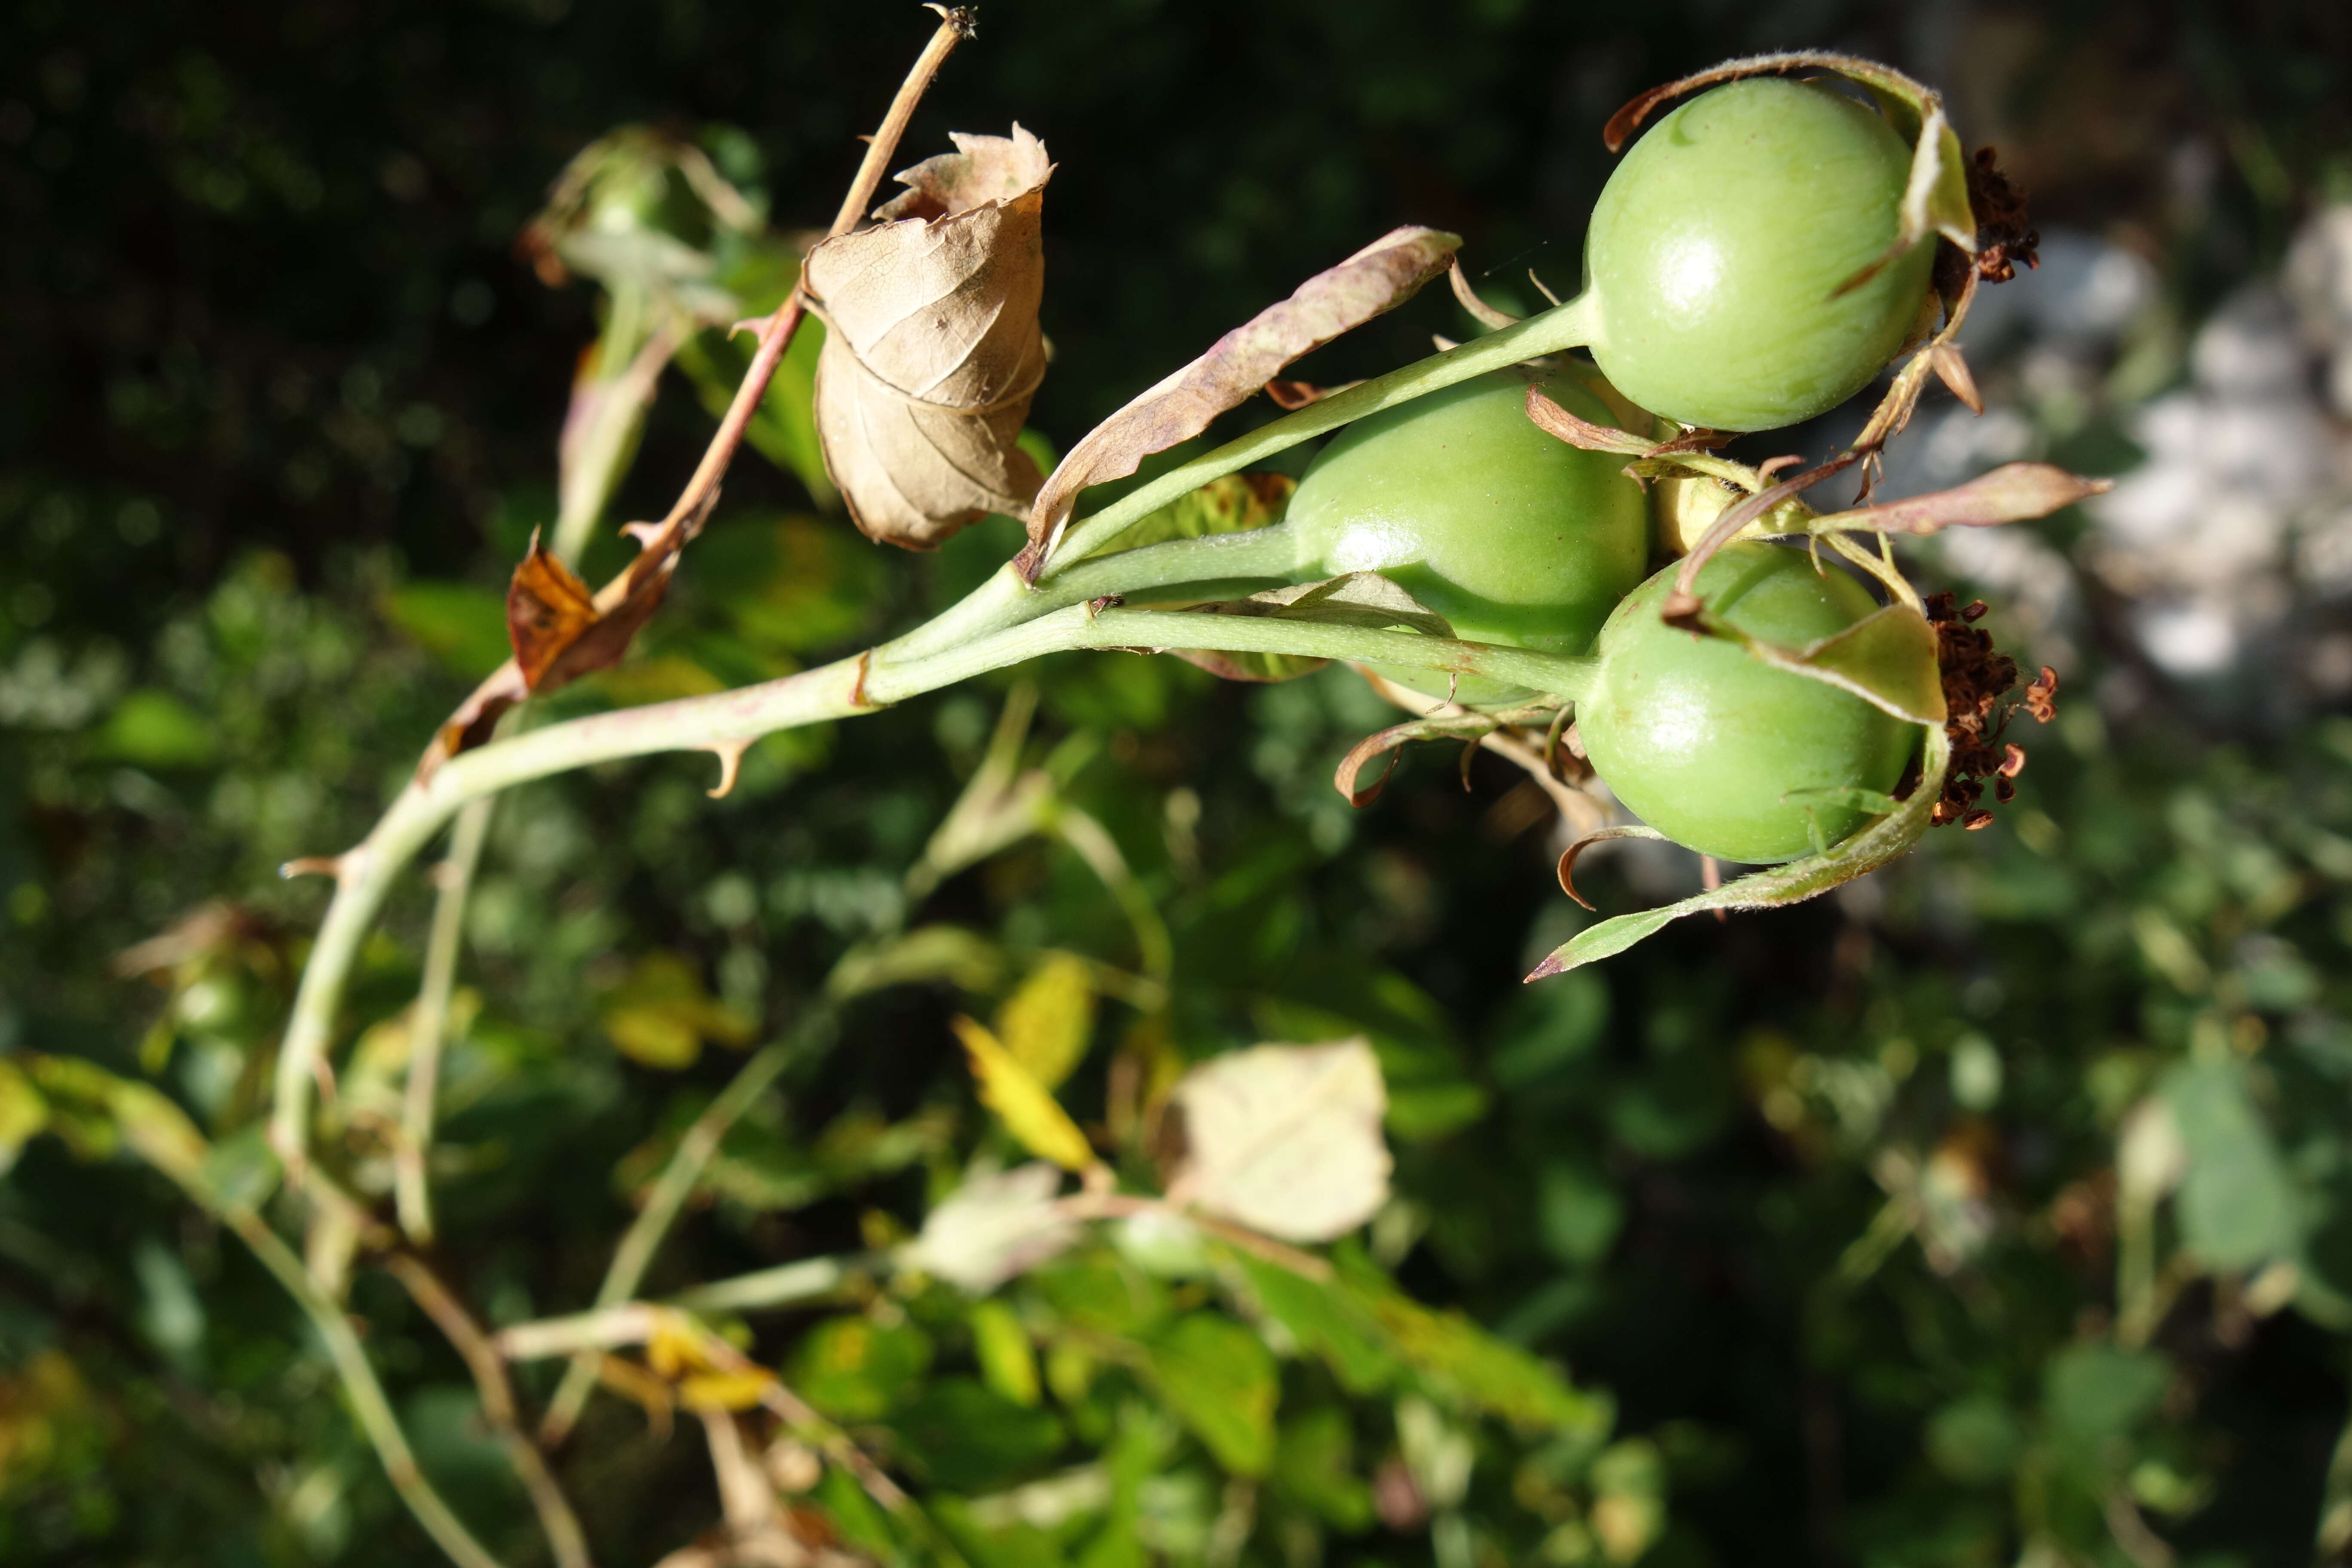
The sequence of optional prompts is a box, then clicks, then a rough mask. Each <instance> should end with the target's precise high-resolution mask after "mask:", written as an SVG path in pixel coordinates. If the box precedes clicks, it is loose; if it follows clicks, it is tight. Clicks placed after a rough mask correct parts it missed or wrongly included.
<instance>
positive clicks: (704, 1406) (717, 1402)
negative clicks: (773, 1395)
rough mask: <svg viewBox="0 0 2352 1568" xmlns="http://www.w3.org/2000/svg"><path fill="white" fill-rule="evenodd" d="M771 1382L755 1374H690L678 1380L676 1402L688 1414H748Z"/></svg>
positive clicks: (760, 1373)
mask: <svg viewBox="0 0 2352 1568" xmlns="http://www.w3.org/2000/svg"><path fill="white" fill-rule="evenodd" d="M775 1381H776V1380H775V1377H774V1375H773V1374H772V1373H767V1372H764V1371H759V1370H749V1371H744V1372H698V1373H690V1374H688V1376H686V1377H684V1378H681V1379H679V1381H678V1385H677V1402H678V1403H679V1404H680V1405H685V1406H686V1407H687V1408H688V1410H750V1409H751V1408H752V1407H754V1406H755V1405H758V1404H759V1403H760V1396H761V1394H765V1393H766V1392H767V1391H768V1385H769V1384H772V1383H773V1382H775Z"/></svg>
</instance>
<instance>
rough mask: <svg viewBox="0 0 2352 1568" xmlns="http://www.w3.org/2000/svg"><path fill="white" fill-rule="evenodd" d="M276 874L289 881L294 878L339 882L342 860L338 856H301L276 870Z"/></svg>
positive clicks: (341, 872) (341, 873)
mask: <svg viewBox="0 0 2352 1568" xmlns="http://www.w3.org/2000/svg"><path fill="white" fill-rule="evenodd" d="M278 875H279V876H281V877H284V878H286V879H288V880H289V881H291V880H292V879H294V878H296V877H332V878H334V879H336V880H338V881H341V879H342V875H343V858H342V857H341V856H340V855H302V856H298V857H297V858H294V859H291V860H289V861H287V862H286V864H284V865H283V866H280V867H278Z"/></svg>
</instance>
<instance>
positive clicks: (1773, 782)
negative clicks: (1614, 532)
mask: <svg viewBox="0 0 2352 1568" xmlns="http://www.w3.org/2000/svg"><path fill="white" fill-rule="evenodd" d="M1676 570H1677V568H1676V567H1674V566H1669V567H1667V568H1666V569H1665V570H1664V571H1663V572H1660V573H1659V574H1657V575H1656V576H1654V577H1652V578H1651V579H1650V580H1649V581H1648V582H1646V583H1644V584H1642V585H1641V586H1640V587H1639V588H1637V589H1635V590H1634V591H1633V593H1632V594H1631V595H1628V596H1627V598H1626V599H1625V602H1624V603H1623V604H1622V605H1618V606H1617V610H1616V613H1615V614H1613V615H1612V616H1610V617H1609V624H1608V625H1607V626H1603V627H1602V628H1601V638H1600V642H1599V645H1598V647H1597V649H1596V651H1597V652H1598V654H1599V656H1600V666H1599V668H1598V671H1597V672H1596V679H1595V680H1594V682H1593V685H1592V687H1591V689H1590V690H1589V691H1588V692H1587V693H1586V695H1585V698H1584V699H1583V700H1581V701H1580V702H1579V703H1578V704H1577V710H1576V723H1577V733H1578V734H1579V736H1580V737H1581V739H1582V741H1583V743H1584V750H1585V752H1586V754H1587V755H1588V756H1590V757H1591V760H1592V766H1593V769H1594V771H1596V772H1597V773H1600V775H1601V779H1602V781H1603V782H1604V783H1606V784H1608V785H1609V787H1610V788H1611V789H1612V790H1614V791H1615V792H1616V794H1617V797H1618V799H1620V800H1622V801H1623V802H1624V803H1625V805H1626V806H1627V807H1628V808H1629V809H1630V810H1632V811H1633V814H1634V815H1635V816H1639V817H1641V818H1642V820H1643V821H1644V822H1646V823H1648V824H1649V825H1650V826H1653V827H1654V828H1656V829H1657V830H1658V831H1659V832H1661V833H1663V834H1664V835H1665V836H1666V837H1669V838H1671V839H1673V840H1675V842H1676V843H1678V844H1681V845H1684V846H1686V847H1689V848H1692V849H1696V850H1697V851H1698V852H1699V853H1701V854H1703V855H1713V856H1717V857H1719V858H1722V859H1726V860H1739V861H1746V862H1749V863H1751V864H1770V863H1773V862H1777V861H1781V860H1792V859H1794V858H1797V857H1798V856H1800V855H1802V854H1805V853H1806V852H1808V851H1809V850H1811V848H1812V847H1814V845H1815V843H1816V842H1817V841H1818V842H1822V843H1828V844H1834V843H1836V842H1837V841H1838V840H1839V839H1841V838H1843V837H1845V836H1846V835H1847V834H1849V833H1851V832H1853V829H1854V827H1855V826H1857V825H1858V824H1859V823H1860V822H1861V821H1862V820H1863V819H1864V817H1865V816H1868V815H1869V813H1868V812H1867V811H1866V810H1865V809H1864V807H1863V805H1861V804H1859V803H1858V802H1856V801H1854V800H1853V798H1851V796H1850V795H1849V794H1848V793H1847V792H1851V791H1856V790H1866V791H1871V792H1874V793H1875V794H1877V795H1885V794H1887V793H1888V792H1889V791H1891V790H1893V789H1894V787H1895V784H1896V783H1897V782H1898V781H1899V780H1900V778H1901V777H1902V773H1903V770H1904V767H1905V765H1906V763H1908V762H1909V761H1910V759H1911V756H1912V753H1913V752H1914V751H1915V750H1916V748H1917V746H1918V743H1919V737H1920V731H1919V727H1918V726H1917V725H1916V724H1910V723H1906V722H1905V721H1902V720H1900V719H1896V718H1895V717H1894V716H1893V715H1891V714H1889V713H1886V712H1885V711H1884V710H1880V709H1878V708H1874V707H1873V706H1872V705H1871V704H1869V703H1868V702H1865V701H1864V700H1862V699H1861V698H1859V697H1856V696H1854V695H1853V694H1852V693H1850V692H1847V691H1843V690H1840V689H1838V688H1836V687H1833V686H1830V685H1827V684H1825V683H1823V682H1822V681H1818V680H1814V679H1810V678H1808V677H1806V676H1802V675H1797V674H1794V673H1791V672H1790V671H1789V670H1785V669H1776V668H1772V667H1771V666H1769V665H1767V664H1764V663H1762V662H1760V661H1759V660H1758V659H1757V658H1754V657H1752V656H1751V655H1749V654H1748V651H1747V650H1746V649H1745V648H1743V647H1740V646H1739V644H1738V643H1736V642H1733V641H1731V640H1729V639H1727V638H1725V637H1708V636H1703V635H1700V634H1697V633H1693V632H1687V631H1684V630H1682V629H1680V628H1679V627H1676V626H1669V625H1667V624H1666V622H1665V621H1664V620H1663V619H1661V618H1660V617H1659V614H1658V610H1659V606H1660V605H1662V604H1663V603H1664V600H1665V598H1666V596H1667V595H1669V594H1671V593H1672V592H1673V591H1674V581H1675V571H1676ZM1696 586H1697V590H1698V596H1699V598H1700V600H1701V601H1702V602H1703V603H1704V604H1705V605H1706V607H1707V610H1708V613H1709V614H1710V615H1711V616H1714V617H1715V618H1716V619H1717V620H1718V621H1721V622H1724V623H1726V624H1727V625H1729V626H1734V627H1737V628H1738V630H1740V631H1742V632H1744V633H1746V634H1747V635H1748V636H1749V637H1756V638H1759V639H1762V640H1765V641H1769V642H1774V643H1779V644H1781V645H1783V646H1802V645H1804V644H1806V643H1811V642H1816V641H1819V640H1820V639H1821V638H1822V637H1830V636H1832V635H1833V634H1835V633H1837V632H1841V631H1843V630H1844V629H1845V628H1846V627H1848V626H1852V625H1853V623H1854V622H1856V621H1858V620H1861V619H1862V618H1863V617H1864V616H1868V615H1870V614H1872V613H1873V612H1874V611H1875V610H1876V609H1877V608H1878V606H1877V605H1876V604H1875V603H1874V602H1873V600H1872V599H1871V596H1870V595H1869V594H1868V592H1866V591H1865V590H1864V588H1863V586H1862V584H1859V583H1857V582H1855V581H1854V580H1853V578H1851V577H1849V576H1847V575H1846V574H1843V572H1838V571H1835V570H1828V569H1824V570H1821V571H1817V570H1816V569H1815V567H1814V565H1813V563H1812V559H1811V556H1810V554H1809V553H1808V552H1805V551H1802V550H1796V549H1791V548H1790V547H1789V546H1787V545H1784V544H1765V543H1760V542H1740V543H1737V544H1732V545H1729V546H1727V547H1726V548H1725V549H1723V550H1722V551H1720V552H1717V554H1716V555H1715V557H1714V558H1713V559H1712V560H1710V561H1708V562H1707V563H1706V565H1705V566H1704V567H1702V568H1701V569H1700V571H1699V574H1698V583H1697V584H1696ZM1923 657H1925V656H1923Z"/></svg>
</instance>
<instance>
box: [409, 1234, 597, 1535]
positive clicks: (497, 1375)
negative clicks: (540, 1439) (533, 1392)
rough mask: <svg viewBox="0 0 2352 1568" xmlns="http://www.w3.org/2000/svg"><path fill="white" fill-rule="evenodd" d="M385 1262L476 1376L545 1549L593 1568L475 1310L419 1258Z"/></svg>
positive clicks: (492, 1424) (577, 1520)
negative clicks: (543, 1537) (525, 1427)
mask: <svg viewBox="0 0 2352 1568" xmlns="http://www.w3.org/2000/svg"><path fill="white" fill-rule="evenodd" d="M383 1266H384V1268H387V1269H389V1270H390V1271H391V1273H392V1277H393V1278H394V1279H397V1280H399V1281H400V1283H401V1285H402V1286H403V1287H404V1289H406V1290H407V1291H408V1294H409V1296H410V1298H411V1299H412V1300H415V1303H416V1304H417V1305H418V1306H419V1307H421V1308H423V1309H424V1310H425V1316H426V1317H428V1318H431V1319H432V1320H433V1321H434V1324H435V1326H436V1327H437V1328H439V1329H440V1331H441V1333H442V1337H444V1338H445V1339H446V1340H447V1341H448V1342H449V1343H450V1344H451V1346H452V1347H454V1348H455V1349H456V1350H457V1354H458V1355H459V1356H461V1357H462V1358H464V1360H465V1363H466V1370H467V1371H468V1372H470V1373H473V1374H474V1387H475V1390H476V1392H477V1393H478V1394H479V1396H480V1398H481V1401H482V1416H483V1419H485V1420H486V1421H488V1423H489V1425H490V1429H491V1431H493V1432H495V1433H496V1434H497V1435H498V1439H499V1447H502V1448H504V1449H505V1450H506V1455H507V1460H508V1462H509V1463H510V1464H511V1465H513V1466H514V1468H515V1474H516V1475H518V1476H520V1478H521V1479H522V1484H523V1489H524V1490H525V1491H526V1492H528V1493H530V1506H531V1508H532V1510H534V1511H536V1512H537V1513H538V1515H539V1524H540V1528H541V1530H542V1531H545V1532H546V1534H547V1544H548V1549H549V1550H550V1551H551V1552H553V1553H554V1556H555V1561H556V1563H557V1564H558V1565H559V1568H591V1564H590V1561H589V1556H588V1538H587V1536H586V1535H585V1534H584V1533H583V1531H581V1528H580V1516H579V1515H577V1514H575V1513H573V1512H572V1504H571V1502H570V1501H569V1500H567V1499H566V1498H565V1497H564V1495H563V1489H562V1487H561V1486H559V1485H558V1484H557V1483H556V1479H555V1476H554V1473H553V1472H552V1471H551V1470H550V1469H549V1468H547V1458H546V1456H545V1455H543V1454H541V1452H540V1451H539V1446H538V1445H537V1444H535V1443H533V1442H532V1441H531V1440H530V1436H528V1435H527V1434H526V1433H525V1432H524V1431H523V1429H522V1426H521V1423H520V1421H519V1420H518V1419H517V1416H516V1413H515V1400H514V1386H513V1384H511V1383H509V1381H508V1378H507V1363H506V1362H505V1361H504V1360H503V1359H502V1358H501V1357H500V1356H499V1352H498V1350H497V1348H496V1347H495V1346H493V1345H492V1344H491V1342H490V1340H489V1338H488V1335H486V1334H484V1333H483V1332H482V1330H481V1327H480V1325H479V1324H478V1323H476V1322H475V1321H474V1318H473V1314H472V1313H470V1312H468V1311H467V1310H466V1307H465V1303H463V1302H461V1301H459V1300H457V1296H456V1295H455V1294H454V1293H452V1292H451V1290H450V1289H449V1288H448V1287H447V1286H446V1285H445V1284H443V1283H442V1282H441V1279H440V1277H439V1276H438V1275H436V1274H435V1273H434V1272H433V1270H432V1269H430V1268H426V1267H425V1263H424V1261H423V1260H422V1259H420V1258H417V1257H415V1255H414V1254H411V1253H406V1252H395V1253H394V1254H393V1255H392V1256H391V1257H389V1258H385V1259H384V1265H383Z"/></svg>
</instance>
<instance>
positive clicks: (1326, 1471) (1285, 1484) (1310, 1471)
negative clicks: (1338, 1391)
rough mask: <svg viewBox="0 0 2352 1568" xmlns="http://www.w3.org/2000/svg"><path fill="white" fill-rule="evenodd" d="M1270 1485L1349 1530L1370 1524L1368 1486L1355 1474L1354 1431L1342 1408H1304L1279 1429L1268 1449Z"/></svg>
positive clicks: (1334, 1525) (1331, 1406)
mask: <svg viewBox="0 0 2352 1568" xmlns="http://www.w3.org/2000/svg"><path fill="white" fill-rule="evenodd" d="M1273 1481H1274V1485H1275V1489H1276V1490H1278V1491H1281V1492H1284V1493H1286V1494H1287V1495H1288V1496H1289V1497H1290V1498H1291V1499H1292V1500H1294V1501H1296V1502H1297V1503H1298V1504H1299V1505H1300V1506H1301V1507H1303V1508H1306V1509H1307V1510H1310V1511H1312V1512H1314V1513H1316V1514H1318V1515H1320V1516H1321V1517H1322V1519H1323V1520H1324V1521H1325V1522H1326V1523H1328V1524H1329V1525H1330V1526H1332V1528H1334V1529H1336V1530H1340V1531H1346V1532H1348V1533H1349V1534H1353V1533H1355V1532H1356V1531H1362V1530H1369V1529H1370V1528H1371V1524H1372V1492H1371V1489H1370V1487H1368V1486H1366V1485H1365V1484H1364V1483H1363V1482H1362V1481H1361V1480H1360V1479H1357V1476H1356V1473H1355V1434H1354V1432H1353V1431H1352V1430H1351V1429H1350V1427H1349V1422H1348V1415H1347V1412H1346V1411H1344V1410H1341V1409H1339V1408H1338V1407H1336V1406H1334V1405H1324V1406H1322V1407H1320V1408H1319V1409H1316V1410H1310V1411H1308V1412H1307V1414H1306V1415H1301V1416H1300V1417H1298V1419H1297V1420H1296V1421H1291V1422H1288V1423H1286V1424H1285V1426H1283V1428H1282V1435H1281V1436H1280V1437H1279V1438H1278V1439H1276V1444H1275V1450H1274V1474H1273Z"/></svg>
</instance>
